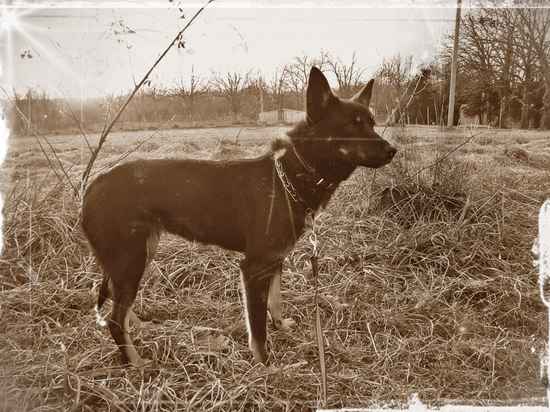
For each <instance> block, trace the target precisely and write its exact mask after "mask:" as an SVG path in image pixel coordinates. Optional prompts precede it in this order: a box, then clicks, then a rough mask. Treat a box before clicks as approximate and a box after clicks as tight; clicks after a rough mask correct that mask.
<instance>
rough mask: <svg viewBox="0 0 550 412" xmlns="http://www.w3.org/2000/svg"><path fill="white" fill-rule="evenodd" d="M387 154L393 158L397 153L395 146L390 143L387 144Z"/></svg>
mask: <svg viewBox="0 0 550 412" xmlns="http://www.w3.org/2000/svg"><path fill="white" fill-rule="evenodd" d="M387 151H388V155H389V156H390V157H391V158H393V157H394V156H395V154H396V153H397V149H396V148H395V147H393V146H392V145H388V149H387Z"/></svg>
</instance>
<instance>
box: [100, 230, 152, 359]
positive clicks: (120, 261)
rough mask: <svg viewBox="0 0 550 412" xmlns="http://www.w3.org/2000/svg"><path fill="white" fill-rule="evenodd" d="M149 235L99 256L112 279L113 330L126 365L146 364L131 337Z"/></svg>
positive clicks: (115, 245)
mask: <svg viewBox="0 0 550 412" xmlns="http://www.w3.org/2000/svg"><path fill="white" fill-rule="evenodd" d="M149 236H150V234H149V233H143V232H141V233H140V232H139V231H133V232H131V234H130V236H129V237H128V238H126V239H123V241H122V240H121V241H120V242H117V243H111V245H110V246H111V248H112V249H111V250H109V251H105V253H104V254H101V253H98V259H99V260H101V261H102V266H103V268H104V270H105V271H106V275H108V276H109V289H110V295H111V296H110V297H111V299H112V300H113V310H112V312H111V316H110V318H109V323H108V324H109V330H110V331H111V336H112V337H113V339H114V340H115V342H116V344H117V346H118V347H119V349H120V352H121V355H122V361H123V363H129V364H131V365H133V366H137V367H141V366H143V365H144V364H145V363H146V362H145V361H144V360H143V359H142V358H141V357H140V356H139V354H138V352H137V351H136V348H135V347H134V344H133V342H132V338H131V337H130V334H129V323H130V320H131V318H132V317H133V316H135V315H133V316H132V313H133V312H132V311H131V307H132V304H133V303H134V300H135V298H136V295H137V291H138V287H139V283H140V281H141V277H142V276H143V273H144V271H145V268H146V264H147V262H148V260H149V259H148V248H147V247H148V238H149Z"/></svg>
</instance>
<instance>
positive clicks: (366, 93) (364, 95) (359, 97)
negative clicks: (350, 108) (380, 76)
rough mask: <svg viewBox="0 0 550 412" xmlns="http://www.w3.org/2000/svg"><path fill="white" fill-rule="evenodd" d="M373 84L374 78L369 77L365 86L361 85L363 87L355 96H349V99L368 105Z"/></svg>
mask: <svg viewBox="0 0 550 412" xmlns="http://www.w3.org/2000/svg"><path fill="white" fill-rule="evenodd" d="M373 85H374V79H370V80H369V82H368V83H367V84H366V85H365V86H363V88H362V89H361V90H360V91H359V92H358V93H357V94H356V95H355V96H353V97H352V98H351V100H353V101H354V102H356V103H359V104H362V105H363V106H365V107H367V108H368V107H369V105H370V99H371V97H372V86H373Z"/></svg>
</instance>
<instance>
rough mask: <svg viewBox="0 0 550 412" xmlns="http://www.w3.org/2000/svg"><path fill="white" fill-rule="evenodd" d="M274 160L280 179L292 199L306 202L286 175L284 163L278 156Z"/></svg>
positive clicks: (297, 201)
mask: <svg viewBox="0 0 550 412" xmlns="http://www.w3.org/2000/svg"><path fill="white" fill-rule="evenodd" d="M273 162H274V163H275V170H276V171H277V176H279V180H280V181H281V183H282V185H283V187H284V188H285V191H286V192H287V193H288V194H289V195H290V197H291V198H292V200H294V201H295V202H296V203H302V204H304V205H305V204H306V203H305V202H304V200H303V199H302V198H301V197H300V195H299V194H298V192H297V191H296V188H295V187H294V185H293V184H292V182H291V181H290V179H289V178H288V176H287V175H286V173H285V171H284V170H283V165H282V164H281V162H280V161H279V159H277V158H276V157H275V158H273Z"/></svg>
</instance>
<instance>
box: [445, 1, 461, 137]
mask: <svg viewBox="0 0 550 412" xmlns="http://www.w3.org/2000/svg"><path fill="white" fill-rule="evenodd" d="M461 3H462V0H456V18H455V35H454V44H453V61H452V63H451V86H450V89H449V113H448V115H447V127H453V124H454V114H455V89H456V66H457V59H458V36H459V33H460V7H461Z"/></svg>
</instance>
